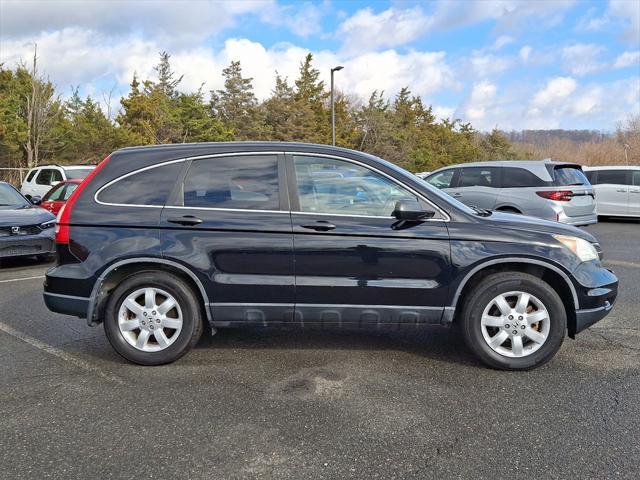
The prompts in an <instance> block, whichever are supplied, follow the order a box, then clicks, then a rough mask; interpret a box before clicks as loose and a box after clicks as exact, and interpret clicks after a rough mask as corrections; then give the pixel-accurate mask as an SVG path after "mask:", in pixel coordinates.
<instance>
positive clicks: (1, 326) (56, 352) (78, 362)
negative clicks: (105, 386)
mask: <svg viewBox="0 0 640 480" xmlns="http://www.w3.org/2000/svg"><path fill="white" fill-rule="evenodd" d="M0 331H2V332H4V333H6V334H8V335H11V336H12V337H14V338H17V339H18V340H22V341H23V342H25V343H28V344H29V345H31V346H32V347H35V348H37V349H38V350H41V351H43V352H46V353H48V354H49V355H53V356H54V357H58V358H60V359H62V360H64V361H65V362H68V363H70V364H72V365H74V366H75V367H78V368H81V369H82V370H85V371H87V372H90V373H93V374H95V375H98V376H99V377H101V378H104V379H105V380H109V381H111V382H114V383H117V384H119V385H127V382H125V381H124V380H123V379H122V378H120V377H117V376H115V375H110V374H108V373H105V372H103V371H102V370H101V369H100V368H98V367H97V366H95V365H92V364H90V363H89V362H86V361H84V360H82V359H80V358H77V357H76V356H74V355H71V354H70V353H68V352H65V351H64V350H61V349H59V348H57V347H54V346H53V345H49V344H48V343H44V342H42V341H40V340H38V339H37V338H33V337H31V336H29V335H27V334H26V333H23V332H21V331H19V330H16V329H15V328H13V327H12V326H10V325H7V324H6V323H4V322H0Z"/></svg>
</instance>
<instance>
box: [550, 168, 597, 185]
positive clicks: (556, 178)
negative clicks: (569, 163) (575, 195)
mask: <svg viewBox="0 0 640 480" xmlns="http://www.w3.org/2000/svg"><path fill="white" fill-rule="evenodd" d="M553 184H554V185H555V186H557V187H569V186H571V185H589V180H588V179H587V177H585V175H584V173H582V170H581V169H580V168H578V167H555V168H554V169H553Z"/></svg>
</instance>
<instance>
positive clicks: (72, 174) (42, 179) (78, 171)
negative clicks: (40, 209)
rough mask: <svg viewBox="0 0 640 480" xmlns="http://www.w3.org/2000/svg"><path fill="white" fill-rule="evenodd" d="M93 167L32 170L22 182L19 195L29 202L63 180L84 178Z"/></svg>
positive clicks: (72, 166) (43, 167)
mask: <svg viewBox="0 0 640 480" xmlns="http://www.w3.org/2000/svg"><path fill="white" fill-rule="evenodd" d="M94 168H95V166H94V165H64V166H60V165H40V166H39V167H35V168H32V169H31V170H29V172H28V173H27V176H26V177H25V178H24V181H23V182H22V186H21V187H20V193H22V194H23V195H24V196H25V197H27V198H28V199H29V200H31V199H32V198H33V197H43V196H44V195H45V193H47V192H48V191H49V190H51V187H53V186H54V185H57V184H58V183H60V182H62V181H63V180H71V179H75V178H85V177H86V176H87V175H89V173H90V172H91V170H93V169H94Z"/></svg>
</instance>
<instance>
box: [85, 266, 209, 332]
mask: <svg viewBox="0 0 640 480" xmlns="http://www.w3.org/2000/svg"><path fill="white" fill-rule="evenodd" d="M143 269H147V270H159V271H166V272H170V273H173V274H174V275H176V276H177V277H178V278H181V279H182V280H184V281H185V282H186V283H187V284H188V285H189V286H190V287H191V289H192V290H193V293H194V294H195V295H196V296H197V297H198V300H199V302H200V305H201V306H202V309H203V313H204V315H205V316H206V318H207V320H208V321H209V323H211V322H212V317H211V311H210V309H209V303H210V302H209V296H208V295H207V292H206V290H205V288H204V285H203V284H202V282H201V281H200V279H199V278H198V277H197V276H196V274H195V273H194V272H193V271H192V270H191V269H189V268H188V267H186V266H184V265H182V264H180V263H178V262H174V261H172V260H167V259H164V258H157V257H137V258H128V259H125V260H120V261H118V262H115V263H113V264H111V265H109V267H107V268H106V269H105V270H104V271H103V272H102V273H101V274H100V276H99V277H98V280H96V282H95V284H94V286H93V290H92V292H91V299H90V301H89V307H88V309H87V323H88V324H89V325H96V324H98V323H100V319H101V318H102V314H103V313H104V308H105V306H106V303H107V301H106V300H107V298H108V296H109V292H111V291H112V290H113V289H114V288H115V287H116V286H117V285H118V284H120V282H122V281H123V280H124V279H125V278H127V277H129V276H131V275H133V274H135V273H137V272H139V271H141V270H143Z"/></svg>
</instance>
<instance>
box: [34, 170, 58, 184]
mask: <svg viewBox="0 0 640 480" xmlns="http://www.w3.org/2000/svg"><path fill="white" fill-rule="evenodd" d="M54 171H55V170H52V169H50V168H43V169H42V170H40V173H39V174H38V176H37V177H36V183H37V184H38V185H51V184H52V183H53V182H54V181H57V180H53V172H54Z"/></svg>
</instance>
